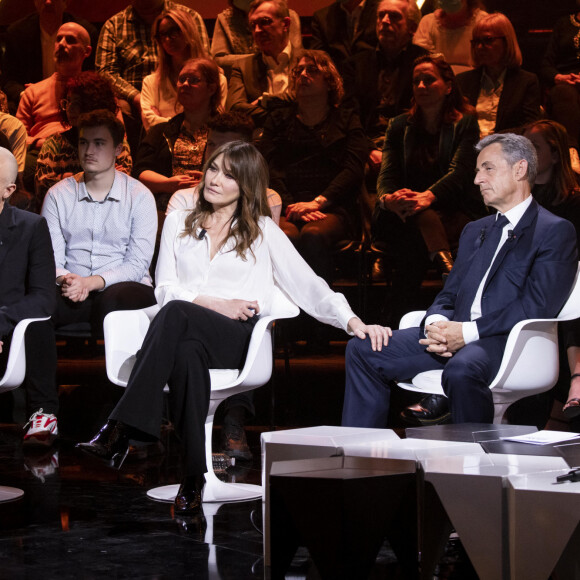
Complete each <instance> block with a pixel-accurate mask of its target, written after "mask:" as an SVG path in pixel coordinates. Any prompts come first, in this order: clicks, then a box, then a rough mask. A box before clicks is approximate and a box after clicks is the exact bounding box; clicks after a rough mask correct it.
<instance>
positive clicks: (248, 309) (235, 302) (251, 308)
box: [193, 296, 260, 320]
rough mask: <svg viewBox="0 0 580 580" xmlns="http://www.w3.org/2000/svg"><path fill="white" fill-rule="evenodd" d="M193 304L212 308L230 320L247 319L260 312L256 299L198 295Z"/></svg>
mask: <svg viewBox="0 0 580 580" xmlns="http://www.w3.org/2000/svg"><path fill="white" fill-rule="evenodd" d="M193 302H194V303H195V304H199V305H200V306H204V307H205V308H209V309H210V310H214V311H215V312H218V313H219V314H223V315H224V316H227V317H228V318H231V319H232V320H248V318H253V317H254V316H256V314H260V306H259V305H258V301H257V300H239V299H237V298H232V299H230V300H228V299H226V298H216V297H215V296H198V297H197V298H196V299H195V300H194V301H193Z"/></svg>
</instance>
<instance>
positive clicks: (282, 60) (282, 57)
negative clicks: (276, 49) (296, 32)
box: [262, 41, 292, 69]
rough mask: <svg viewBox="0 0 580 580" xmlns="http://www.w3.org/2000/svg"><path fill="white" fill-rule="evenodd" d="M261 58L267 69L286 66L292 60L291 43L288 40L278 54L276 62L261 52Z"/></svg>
mask: <svg viewBox="0 0 580 580" xmlns="http://www.w3.org/2000/svg"><path fill="white" fill-rule="evenodd" d="M262 60H263V61H264V64H265V65H266V66H267V67H268V68H269V69H276V68H278V67H281V66H286V65H287V64H288V63H289V62H290V61H291V60H292V43H291V42H290V41H288V43H287V44H286V46H285V47H284V50H283V51H282V52H281V53H280V54H279V55H278V62H276V60H275V59H274V58H273V57H271V56H267V55H265V54H264V53H262Z"/></svg>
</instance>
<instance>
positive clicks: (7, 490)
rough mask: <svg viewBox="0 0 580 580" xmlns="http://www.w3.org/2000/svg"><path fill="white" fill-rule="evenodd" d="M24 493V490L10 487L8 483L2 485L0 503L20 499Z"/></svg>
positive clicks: (0, 486)
mask: <svg viewBox="0 0 580 580" xmlns="http://www.w3.org/2000/svg"><path fill="white" fill-rule="evenodd" d="M23 495H24V492H23V491H22V490H21V489H18V488H17V487H8V486H6V485H0V503H6V502H9V501H15V500H17V499H20V498H21V497H22V496H23Z"/></svg>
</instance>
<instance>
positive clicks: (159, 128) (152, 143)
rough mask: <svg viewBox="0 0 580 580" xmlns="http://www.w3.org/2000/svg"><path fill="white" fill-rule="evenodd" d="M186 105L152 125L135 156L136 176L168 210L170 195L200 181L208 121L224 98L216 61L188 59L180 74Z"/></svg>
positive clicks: (182, 101) (181, 94) (179, 86)
mask: <svg viewBox="0 0 580 580" xmlns="http://www.w3.org/2000/svg"><path fill="white" fill-rule="evenodd" d="M177 99H178V101H179V103H180V104H181V106H182V107H183V112H182V113H179V115H176V116H175V117H173V118H172V119H170V120H169V121H168V122H166V123H160V124H158V125H154V126H153V127H151V129H150V131H149V133H147V135H146V137H145V138H144V139H143V141H142V143H141V145H140V147H139V151H138V152H137V156H136V159H135V169H134V171H133V173H134V175H135V177H137V178H138V179H139V180H140V181H142V182H143V183H144V184H145V185H146V186H147V187H148V188H149V189H150V190H151V191H152V192H153V194H154V195H155V197H156V199H157V207H158V208H159V209H160V210H161V211H163V212H165V209H166V207H167V202H168V201H169V198H170V197H171V194H173V193H175V192H176V191H177V190H178V189H184V188H187V187H193V186H195V185H197V184H198V183H199V180H200V178H201V169H202V166H203V154H204V151H205V147H206V143H207V134H208V126H207V123H208V121H209V120H210V119H211V118H212V117H213V116H215V115H216V114H217V113H218V109H219V104H220V100H221V88H220V81H219V69H218V67H217V65H216V64H215V62H213V60H210V59H207V58H194V59H191V60H188V61H187V62H186V63H185V64H184V66H183V68H182V69H181V72H180V73H179V76H178V77H177Z"/></svg>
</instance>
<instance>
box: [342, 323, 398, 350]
mask: <svg viewBox="0 0 580 580" xmlns="http://www.w3.org/2000/svg"><path fill="white" fill-rule="evenodd" d="M348 328H349V329H350V330H351V331H352V332H353V333H354V335H355V336H356V337H357V338H360V339H361V340H364V339H365V338H366V336H367V335H368V337H369V338H370V339H371V347H372V349H373V350H379V351H380V350H383V345H384V346H387V344H389V338H390V337H391V336H393V331H392V330H391V329H390V328H389V327H388V326H380V325H379V324H365V323H364V322H363V321H362V320H361V319H360V318H357V317H354V318H351V319H350V320H349V321H348Z"/></svg>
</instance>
